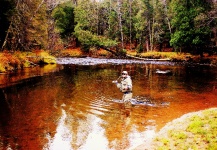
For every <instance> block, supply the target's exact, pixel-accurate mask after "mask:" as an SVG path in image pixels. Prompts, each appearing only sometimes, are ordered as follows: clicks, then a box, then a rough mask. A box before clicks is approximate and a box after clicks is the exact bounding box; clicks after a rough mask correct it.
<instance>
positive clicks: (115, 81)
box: [112, 76, 122, 83]
mask: <svg viewBox="0 0 217 150" xmlns="http://www.w3.org/2000/svg"><path fill="white" fill-rule="evenodd" d="M120 78H122V76H119V77H118V78H117V79H116V80H114V81H112V83H117V82H118V80H119V79H120Z"/></svg>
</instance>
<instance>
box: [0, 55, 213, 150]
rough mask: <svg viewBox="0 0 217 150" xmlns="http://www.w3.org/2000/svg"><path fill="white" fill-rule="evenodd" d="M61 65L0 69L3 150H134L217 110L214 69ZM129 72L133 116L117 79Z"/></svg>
mask: <svg viewBox="0 0 217 150" xmlns="http://www.w3.org/2000/svg"><path fill="white" fill-rule="evenodd" d="M99 62H101V63H99ZM58 63H59V64H58V65H46V66H43V67H35V68H29V69H24V70H20V71H17V72H16V73H9V74H0V150H129V149H133V148H135V147H136V146H138V145H140V144H142V143H143V142H145V141H146V140H148V139H150V138H152V137H153V135H154V134H155V133H156V132H158V131H159V130H160V129H161V128H162V127H163V126H164V125H165V124H166V123H168V122H170V121H172V120H173V119H176V118H178V117H180V116H182V115H184V114H186V113H190V112H194V111H199V110H203V109H207V108H212V107H217V68H216V67H213V66H208V65H187V64H175V63H167V62H152V61H151V62H144V61H143V62H142V61H133V60H113V61H111V60H106V59H105V60H104V59H102V60H98V59H91V58H86V59H59V60H58ZM122 70H127V71H128V72H129V74H130V76H131V78H132V81H133V101H134V103H133V105H132V106H131V109H130V114H126V109H125V107H124V103H122V101H121V97H122V93H121V92H120V91H119V90H118V89H117V88H116V86H115V85H114V84H113V83H112V80H115V79H117V78H118V77H119V75H120V72H121V71H122ZM165 71H166V72H165Z"/></svg>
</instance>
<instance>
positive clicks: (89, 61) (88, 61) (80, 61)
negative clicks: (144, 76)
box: [57, 57, 175, 65]
mask: <svg viewBox="0 0 217 150" xmlns="http://www.w3.org/2000/svg"><path fill="white" fill-rule="evenodd" d="M57 64H76V65H98V64H116V65H119V64H167V65H174V64H175V63H173V62H168V61H152V60H151V61H147V60H145V61H144V60H134V59H104V58H91V57H86V58H58V59H57Z"/></svg>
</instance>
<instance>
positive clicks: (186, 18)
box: [170, 0, 211, 50]
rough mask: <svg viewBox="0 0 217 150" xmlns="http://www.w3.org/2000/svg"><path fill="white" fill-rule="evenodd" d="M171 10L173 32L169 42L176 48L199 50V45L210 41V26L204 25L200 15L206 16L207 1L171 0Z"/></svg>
mask: <svg viewBox="0 0 217 150" xmlns="http://www.w3.org/2000/svg"><path fill="white" fill-rule="evenodd" d="M170 7H171V10H172V12H173V18H172V22H171V23H172V26H173V29H174V33H173V34H172V36H171V40H170V44H171V45H172V46H173V47H175V48H176V49H178V48H187V47H192V48H193V49H196V50H199V49H200V48H201V46H203V45H206V44H207V43H209V41H210V33H211V32H210V28H209V27H207V26H205V24H204V23H203V21H202V20H204V19H206V18H207V17H206V18H201V16H204V17H205V16H206V15H205V13H206V12H207V11H208V8H209V7H208V2H205V1H204V2H202V1H199V0H197V1H193V0H189V1H180V0H173V1H172V3H171V5H170Z"/></svg>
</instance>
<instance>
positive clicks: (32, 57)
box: [0, 48, 217, 72]
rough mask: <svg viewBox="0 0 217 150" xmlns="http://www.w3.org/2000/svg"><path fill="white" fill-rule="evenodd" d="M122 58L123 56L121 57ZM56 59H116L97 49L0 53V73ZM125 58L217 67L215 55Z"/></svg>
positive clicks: (133, 55) (130, 54) (132, 54)
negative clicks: (85, 51) (87, 50)
mask: <svg viewBox="0 0 217 150" xmlns="http://www.w3.org/2000/svg"><path fill="white" fill-rule="evenodd" d="M123 56H124V55H123ZM58 57H73V58H74V57H76V58H81V57H93V58H114V59H115V58H117V57H116V56H113V55H112V54H111V53H110V52H108V51H106V50H103V49H99V50H95V49H91V50H90V51H89V53H84V52H82V51H81V50H80V48H76V49H66V50H61V51H56V52H53V53H52V54H49V53H48V52H46V51H43V50H35V51H32V52H20V51H16V52H14V53H11V52H7V51H5V52H2V53H0V72H10V71H14V70H17V69H22V68H25V67H32V66H36V65H39V64H52V63H56V58H58ZM125 58H129V59H138V60H144V61H145V60H148V61H150V60H154V61H162V60H163V61H169V62H188V63H196V64H206V65H214V66H217V55H212V56H209V55H208V54H204V57H200V56H199V55H191V54H189V53H177V52H145V53H137V52H136V51H135V50H127V51H126V54H125Z"/></svg>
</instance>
